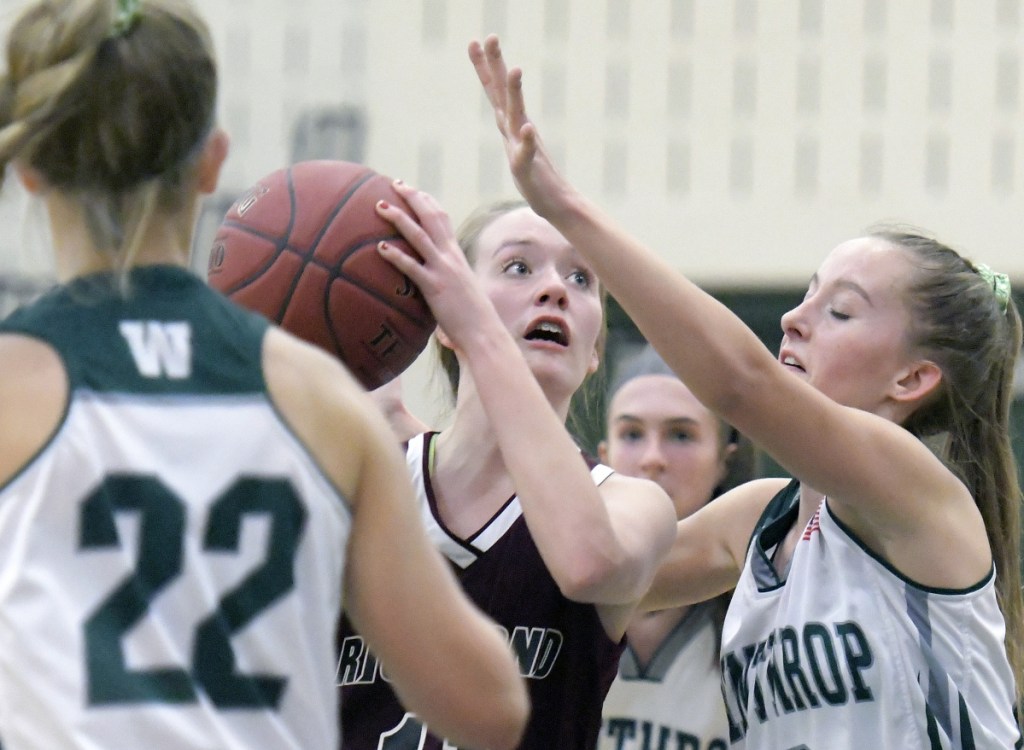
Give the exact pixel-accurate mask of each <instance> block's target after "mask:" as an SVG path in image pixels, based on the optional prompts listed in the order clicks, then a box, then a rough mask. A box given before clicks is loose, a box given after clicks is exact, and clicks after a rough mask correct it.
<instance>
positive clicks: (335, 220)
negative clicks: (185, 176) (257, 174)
mask: <svg viewBox="0 0 1024 750" xmlns="http://www.w3.org/2000/svg"><path fill="white" fill-rule="evenodd" d="M382 199H383V200H385V201H387V202H389V203H392V204H394V205H398V206H402V207H405V206H406V204H405V201H404V200H403V199H402V198H401V197H400V196H399V195H398V194H397V193H396V192H395V190H394V188H393V187H392V185H391V180H390V179H389V178H387V177H384V176H383V175H380V174H378V173H377V172H375V171H374V170H372V169H370V168H369V167H367V166H365V165H362V164H354V163H352V162H345V161H326V160H325V161H307V162H300V163H298V164H294V165H292V166H291V167H287V168H285V169H280V170H278V171H276V172H273V173H271V174H269V175H267V176H266V177H264V178H263V179H262V180H260V181H259V182H258V183H257V184H256V185H255V186H254V187H253V188H252V189H251V190H249V191H248V192H247V193H246V194H245V195H243V196H242V197H241V198H240V199H239V200H238V201H236V202H235V204H234V205H233V206H232V207H231V209H230V210H229V211H228V213H227V215H226V216H225V217H224V221H223V222H222V223H221V225H220V227H219V229H218V230H217V235H216V237H215V239H214V242H213V247H212V249H211V250H210V263H209V267H208V269H207V279H208V281H209V283H210V285H211V286H213V287H214V288H216V289H219V290H220V291H222V292H224V293H225V294H226V295H227V296H228V297H230V298H231V299H233V300H234V301H235V302H238V303H239V304H241V305H243V306H244V307H247V308H249V309H251V310H255V311H256V312H259V313H262V314H263V315H265V316H266V317H267V318H269V319H270V320H271V321H273V322H275V323H277V324H279V325H280V326H281V327H282V328H284V329H285V330H287V331H290V332H291V333H293V334H295V335H296V336H298V337H300V338H302V339H305V340H306V341H308V342H310V343H312V344H316V345H317V346H319V347H321V348H323V349H325V350H327V351H328V352H330V353H331V354H334V355H335V356H337V357H338V358H339V359H341V361H342V362H344V363H345V364H346V365H347V366H348V367H349V369H350V370H351V371H352V373H353V374H354V375H355V376H356V377H357V378H358V379H359V380H360V381H361V382H362V384H363V385H364V386H365V387H366V388H368V389H373V388H376V387H378V386H380V385H383V384H384V383H386V382H388V381H389V380H391V379H392V378H394V377H395V376H396V375H398V374H399V373H401V372H402V371H403V370H405V369H406V368H407V367H408V366H409V365H410V364H411V363H412V362H413V360H414V359H416V357H417V356H418V355H419V354H420V352H421V351H423V348H424V347H425V346H426V344H427V340H428V339H429V338H430V334H431V333H432V332H433V330H434V327H435V321H434V316H433V315H432V314H431V312H430V308H429V307H428V306H427V304H426V302H425V301H424V300H423V297H422V295H421V294H420V293H419V290H418V289H416V287H415V286H414V285H413V284H412V282H411V281H410V280H409V279H408V278H406V277H405V276H404V275H403V274H401V273H400V272H399V271H397V270H396V269H395V267H394V266H392V265H391V264H390V263H388V262H387V261H386V260H384V259H383V258H382V257H380V255H379V254H378V252H377V243H378V242H380V241H381V240H387V241H388V243H389V244H391V245H395V246H397V247H400V248H402V249H404V250H405V251H406V252H407V253H409V254H410V255H416V253H415V251H414V250H412V249H411V248H410V247H409V246H408V245H407V244H406V242H405V240H404V239H402V237H401V235H399V234H398V233H397V231H396V230H395V228H394V227H393V226H392V225H391V224H390V223H388V222H386V221H384V220H383V219H381V218H380V217H379V216H378V215H377V212H376V211H375V210H374V206H375V205H376V203H377V201H379V200H382Z"/></svg>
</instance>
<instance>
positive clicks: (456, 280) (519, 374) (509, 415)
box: [378, 185, 675, 605]
mask: <svg viewBox="0 0 1024 750" xmlns="http://www.w3.org/2000/svg"><path fill="white" fill-rule="evenodd" d="M396 188H397V189H398V190H399V191H400V192H401V194H402V196H403V197H404V198H405V199H406V201H407V202H408V204H409V205H410V207H412V209H413V210H414V211H415V212H416V214H417V217H418V219H419V223H418V224H417V223H416V222H414V221H413V220H412V219H411V218H410V217H409V216H408V215H407V214H405V213H404V212H402V211H401V210H400V209H398V208H396V207H393V206H392V207H387V208H384V207H381V208H379V209H378V210H379V211H380V213H381V215H382V216H384V217H385V218H387V219H389V220H390V221H392V222H394V224H395V226H396V227H397V228H398V229H399V230H400V231H401V232H402V233H403V234H404V235H405V236H406V238H407V239H408V240H409V241H410V242H411V243H412V245H413V246H414V247H415V248H416V249H417V251H418V252H419V254H420V256H421V257H422V258H423V263H422V264H421V263H419V262H418V261H416V260H414V259H412V258H409V257H408V256H406V255H405V254H403V253H399V252H396V251H394V250H393V249H388V248H385V249H384V250H383V251H382V252H383V253H384V255H385V257H386V258H387V259H388V260H390V261H391V262H392V263H394V264H395V265H396V267H398V269H399V270H400V271H402V273H404V274H406V275H408V276H409V278H410V279H412V280H413V282H415V283H416V285H417V286H418V287H419V289H420V290H421V291H422V292H423V295H424V297H425V298H426V299H427V301H428V302H429V303H430V305H431V309H432V310H433V311H434V314H435V316H436V317H437V319H438V322H439V325H440V327H441V328H442V329H443V331H444V332H445V334H446V335H447V336H448V337H449V338H450V339H451V340H452V342H453V343H454V345H455V346H456V347H457V349H458V350H459V351H460V352H461V353H462V355H463V356H464V358H465V360H466V361H467V362H468V366H469V369H470V371H471V373H472V377H473V383H474V385H475V387H476V389H477V391H478V392H479V395H480V399H481V402H482V403H483V406H484V409H485V411H486V412H487V416H488V422H489V424H490V426H491V428H492V429H493V430H494V431H495V434H496V436H497V439H498V443H499V446H500V449H501V454H502V457H503V459H504V461H505V464H506V466H507V468H508V470H509V473H510V474H511V476H512V478H513V481H514V483H515V488H516V493H517V495H518V497H519V500H520V502H521V504H522V507H523V512H524V514H525V516H526V520H527V523H528V524H529V527H530V533H531V534H532V536H533V538H534V540H535V542H536V544H537V547H538V549H539V551H540V553H541V555H542V557H543V558H544V562H545V564H546V565H547V566H548V569H549V570H550V571H551V574H552V576H553V577H554V579H555V581H556V582H557V583H558V584H559V586H560V588H561V590H562V592H563V593H564V594H565V595H566V596H567V597H569V598H572V599H575V600H578V601H587V602H594V603H598V604H610V605H623V604H635V602H636V601H637V600H639V598H640V597H641V596H642V594H643V592H644V591H645V590H646V588H647V585H648V584H649V582H650V580H651V576H652V575H653V572H654V570H655V569H656V566H657V562H658V561H659V560H660V558H661V556H662V555H663V554H664V553H665V552H666V551H667V549H668V546H669V545H670V544H671V538H672V527H673V524H674V521H675V516H674V512H673V510H672V505H671V502H670V501H669V499H668V497H667V496H666V495H665V493H664V492H663V491H662V490H661V489H660V488H659V487H657V486H656V485H653V484H651V483H645V482H640V481H638V480H626V479H625V478H620V479H618V480H616V481H613V482H611V484H609V485H608V487H607V488H598V487H596V486H595V485H594V482H593V480H592V479H591V476H590V471H589V469H588V467H587V466H586V463H585V462H584V461H583V459H582V457H581V455H580V451H579V448H578V447H577V446H576V444H575V443H574V442H573V441H572V438H571V437H570V436H569V434H568V432H567V431H566V429H565V425H564V423H563V421H562V418H561V417H560V416H559V415H558V414H557V413H556V412H555V410H554V408H553V407H552V406H551V404H550V403H549V401H548V399H547V396H546V395H545V394H544V391H543V390H542V389H541V387H540V385H539V384H538V383H537V380H536V379H535V378H534V376H533V373H532V372H531V371H530V369H529V367H528V365H527V363H526V361H525V359H524V358H523V356H522V353H521V352H520V350H519V348H518V346H517V345H516V343H515V341H514V340H513V339H512V337H511V335H510V334H509V332H508V331H507V330H506V328H505V325H504V323H503V322H502V321H501V319H500V318H499V317H498V315H497V313H496V312H495V310H494V307H493V306H492V305H491V302H490V300H489V299H488V298H487V297H486V295H485V294H484V292H483V290H482V289H481V288H480V285H479V283H478V281H477V279H476V276H475V275H474V273H473V271H472V269H471V268H470V267H469V264H468V262H467V261H466V259H465V257H464V255H463V253H462V251H461V250H460V249H459V247H458V245H457V244H456V242H455V238H454V235H453V232H452V230H451V226H450V224H449V221H448V217H447V215H446V214H445V213H444V212H443V210H441V208H440V206H438V205H437V204H436V202H435V201H434V200H433V199H432V198H431V197H430V196H428V195H426V194H424V193H420V192H417V191H415V190H412V189H411V188H409V187H408V186H404V185H398V186H396ZM537 446H543V450H538V449H537ZM626 503H628V504H629V505H630V512H628V513H626V512H622V511H621V510H620V509H619V508H620V507H621V506H622V505H624V504H626Z"/></svg>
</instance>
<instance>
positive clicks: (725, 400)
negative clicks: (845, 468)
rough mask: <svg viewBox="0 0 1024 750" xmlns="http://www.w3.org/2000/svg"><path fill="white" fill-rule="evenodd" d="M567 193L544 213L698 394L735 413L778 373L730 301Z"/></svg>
mask: <svg viewBox="0 0 1024 750" xmlns="http://www.w3.org/2000/svg"><path fill="white" fill-rule="evenodd" d="M562 196H563V197H562V198H561V200H560V202H559V204H558V206H557V207H556V206H548V207H547V209H546V211H547V213H546V216H545V218H547V219H548V220H549V221H550V222H551V223H552V224H553V225H554V226H555V227H556V228H558V230H559V231H560V232H561V233H562V234H563V235H565V237H566V238H567V239H568V240H569V241H570V242H571V243H572V244H573V246H574V247H576V248H577V250H579V252H581V253H582V254H583V255H584V256H585V257H586V259H587V260H588V261H589V262H590V263H591V264H592V265H593V266H594V269H595V271H596V272H597V275H598V277H599V278H600V279H601V282H602V283H603V284H604V285H605V286H606V287H607V289H608V291H609V293H611V295H612V296H614V297H615V299H616V300H617V301H618V302H619V303H620V304H621V305H622V307H623V309H624V310H625V311H626V313H627V314H628V315H629V316H630V319H631V320H632V321H633V322H634V323H635V324H636V325H637V327H638V328H639V329H640V331H641V333H642V334H643V335H644V336H645V338H646V339H647V340H648V341H650V342H651V344H652V345H653V346H654V348H655V349H657V350H658V352H659V353H660V354H661V356H662V357H663V358H664V359H665V361H666V362H667V363H668V364H669V366H671V367H672V368H673V370H675V371H676V372H677V373H678V374H679V375H680V377H681V378H682V379H683V380H684V381H685V382H686V383H687V385H688V386H689V387H690V388H691V390H693V392H694V393H695V395H697V397H698V398H699V399H700V400H701V401H702V402H703V403H705V404H707V405H708V406H709V407H710V408H712V409H713V410H714V411H716V412H717V413H719V414H721V415H722V416H723V417H725V418H726V419H730V421H731V419H732V418H735V416H736V413H737V412H742V411H743V404H744V403H745V402H747V401H750V400H752V398H751V397H752V394H754V393H756V392H757V389H758V388H760V387H763V386H764V381H765V378H769V379H770V378H774V377H777V375H778V370H777V367H776V363H775V358H774V356H773V355H772V354H771V353H770V352H768V350H767V349H766V348H765V347H764V345H763V344H762V343H761V341H760V340H759V339H758V338H757V337H756V335H754V333H753V332H752V331H751V330H750V329H749V328H748V327H747V326H746V325H745V324H744V323H743V321H741V320H740V319H739V318H738V317H736V315H735V314H733V313H732V312H731V311H730V310H729V309H728V308H726V307H725V306H724V305H722V304H721V303H720V302H718V301H717V300H716V299H714V298H713V297H711V296H710V295H709V294H707V293H706V292H704V291H703V290H702V289H700V288H699V287H698V286H697V285H695V284H694V283H692V282H691V281H689V280H688V279H687V278H686V277H685V276H683V275H682V274H681V273H680V272H679V270H678V269H676V268H673V267H672V266H670V265H669V264H668V263H667V262H665V260H664V259H663V258H661V257H660V256H659V255H657V254H656V253H654V252H653V251H652V250H650V249H649V248H647V247H645V246H644V245H642V244H641V243H640V242H639V241H638V240H637V239H636V238H634V237H632V236H630V235H629V234H627V233H626V232H625V231H624V230H622V229H621V228H620V227H619V226H618V225H616V224H615V222H614V221H612V219H611V218H610V217H609V216H608V215H607V214H605V213H604V212H603V211H602V210H601V209H600V208H598V207H597V206H596V205H594V204H593V203H592V202H590V201H589V200H588V199H586V198H585V197H583V196H581V195H580V194H578V193H570V192H565V193H563V194H562ZM651 300H657V301H658V304H656V305H652V304H651ZM695 353H699V356H695Z"/></svg>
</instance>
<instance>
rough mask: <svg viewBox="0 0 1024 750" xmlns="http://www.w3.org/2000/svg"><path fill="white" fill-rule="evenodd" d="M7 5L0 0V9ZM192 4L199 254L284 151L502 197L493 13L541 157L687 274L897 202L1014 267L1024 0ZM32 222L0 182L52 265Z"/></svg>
mask: <svg viewBox="0 0 1024 750" xmlns="http://www.w3.org/2000/svg"><path fill="white" fill-rule="evenodd" d="M21 5H22V2H21V0H0V25H4V24H5V22H7V21H8V20H9V19H10V17H11V14H12V13H13V12H14V11H15V10H16V9H17V8H18V7H21ZM200 5H201V7H202V9H203V11H204V12H205V14H206V15H207V17H208V19H209V20H210V22H211V25H212V27H213V30H214V34H215V37H216V42H217V47H218V54H219V56H220V59H221V63H222V71H223V86H222V91H223V94H222V98H221V102H220V111H221V117H222V121H223V124H224V125H225V126H226V127H227V129H228V130H229V131H230V132H231V133H232V135H233V139H234V143H233V150H232V154H231V157H230V158H229V161H228V163H227V167H226V170H225V175H224V179H223V181H222V188H223V190H222V195H221V196H220V197H219V198H220V199H219V201H214V202H212V203H211V208H210V213H209V215H208V216H207V217H206V219H205V220H204V222H203V225H202V237H203V238H204V239H203V240H201V241H200V243H199V247H198V252H197V259H196V265H197V268H202V265H203V263H204V262H205V256H204V254H203V251H204V249H205V247H204V242H205V238H206V237H207V236H208V232H209V231H210V230H211V229H212V227H214V226H215V225H216V222H217V221H218V220H219V217H220V215H222V213H223V210H224V208H225V207H226V205H227V204H229V203H230V201H231V199H232V198H233V197H235V196H237V195H238V194H239V193H240V192H242V191H244V190H245V188H246V187H247V186H248V185H250V184H251V183H252V182H254V181H255V180H256V179H258V178H259V177H261V176H262V175H263V174H265V173H267V172H269V171H272V170H273V169H276V168H278V167H280V166H283V165H284V164H286V163H288V162H289V161H290V160H292V159H293V158H297V157H302V156H303V155H306V156H309V155H321V156H326V155H335V156H338V157H341V158H351V156H350V154H353V153H356V154H358V155H359V156H360V157H361V158H362V159H363V160H364V161H365V162H366V163H368V164H370V165H371V166H373V167H375V168H376V169H378V170H379V171H382V172H385V173H387V174H390V175H392V176H401V177H402V178H404V179H406V180H407V181H410V182H413V183H415V184H417V185H419V186H421V187H423V188H425V189H428V190H430V191H432V192H434V193H435V194H436V195H437V196H438V197H439V198H440V199H441V200H442V202H443V203H444V204H445V205H446V206H447V207H448V209H449V211H450V213H451V215H452V217H453V219H454V220H456V221H458V220H459V219H461V218H462V217H464V216H465V214H466V213H467V212H468V211H469V210H470V209H471V208H472V207H473V206H474V205H476V204H477V203H478V202H480V201H483V200H487V199H491V198H495V197H501V196H507V195H511V194H512V185H511V182H510V181H509V179H508V177H507V175H506V172H505V168H504V164H503V156H502V152H501V150H500V144H499V142H498V138H497V135H496V133H495V131H494V129H493V124H492V121H491V118H490V115H489V113H488V112H487V110H486V108H485V107H484V102H483V100H482V96H481V95H480V93H479V92H478V86H477V83H476V80H475V76H474V73H473V71H472V68H471V66H470V65H469V63H468V60H467V58H466V54H465V48H466V44H467V42H468V40H469V39H471V38H473V37H479V36H481V35H482V34H485V33H487V32H490V31H496V32H498V33H500V34H501V35H502V37H503V39H504V46H505V48H506V52H507V55H508V57H509V58H510V59H511V60H513V61H515V62H517V63H521V64H522V65H523V67H524V68H525V70H526V78H525V81H526V84H525V85H526V92H527V98H528V105H529V108H530V111H531V112H532V113H533V115H534V117H535V119H536V120H537V121H538V123H539V125H540V127H541V132H542V133H543V134H544V136H545V139H546V141H547V142H548V143H549V145H550V147H551V148H552V150H553V152H554V153H555V154H556V156H557V158H558V160H559V162H560V164H562V165H563V167H564V168H565V169H566V170H567V172H568V173H569V174H570V176H571V177H572V178H573V179H575V180H576V181H577V182H578V183H579V185H580V186H581V187H583V188H584V189H585V190H586V191H587V192H589V193H590V194H591V195H593V196H594V197H595V198H596V199H598V200H599V201H600V202H601V203H602V204H603V205H604V206H606V207H607V208H608V209H609V210H610V211H611V212H612V214H613V215H614V216H616V217H617V218H618V219H619V220H620V221H621V222H622V223H623V224H624V225H626V226H627V227H629V228H631V229H632V230H633V231H634V232H636V233H637V234H638V235H639V236H640V237H641V238H642V239H644V240H645V241H647V242H649V243H650V244H651V245H652V246H654V247H656V248H657V249H658V250H659V251H660V252H662V253H664V254H665V255H666V256H667V257H669V258H671V259H672V261H673V263H674V264H675V265H677V266H678V267H679V268H681V269H683V270H685V271H686V272H687V273H689V274H690V275H691V277H692V278H694V279H695V280H696V281H698V282H700V283H703V284H706V285H711V286H717V287H721V286H789V285H802V284H804V283H805V281H806V279H807V278H808V277H809V275H810V274H811V273H812V272H813V270H814V269H815V267H816V264H817V263H818V261H819V260H820V259H821V257H822V256H823V255H824V253H825V252H826V251H827V250H828V249H829V248H830V247H832V246H833V245H835V244H836V243H837V242H839V241H841V240H842V239H845V238H848V237H850V236H853V235H856V234H857V233H859V232H861V231H863V230H864V228H866V227H867V226H869V225H870V224H872V223H874V222H876V221H879V220H895V221H901V222H906V223H912V224H915V225H919V226H924V227H927V228H929V229H931V230H933V231H934V232H936V233H937V234H938V235H939V236H940V237H942V238H944V239H945V240H946V241H948V242H950V243H952V244H954V245H957V246H959V247H961V248H962V249H965V250H966V251H967V252H968V253H969V254H971V255H973V256H975V257H977V258H978V259H980V260H984V261H985V262H987V263H989V264H990V265H992V266H994V267H996V268H998V269H1000V270H1004V271H1006V272H1007V273H1010V274H1011V276H1012V277H1013V278H1014V279H1015V281H1016V282H1017V284H1018V285H1019V284H1024V251H1022V246H1024V232H1022V229H1024V225H1022V221H1024V219H1022V217H1024V200H1022V198H1024V124H1022V123H1024V111H1022V110H1024V101H1022V81H1021V78H1022V71H1021V56H1022V54H1024V44H1022V43H1024V2H1022V0H287V1H284V0H201V2H200ZM344 108H347V109H344ZM338 112H342V113H343V114H344V113H345V112H347V113H348V114H349V115H351V114H352V113H355V114H356V115H357V116H358V117H359V118H362V119H361V121H362V123H363V124H364V125H365V131H364V132H363V137H364V140H363V141H362V145H361V146H360V145H359V139H358V138H356V139H355V141H353V140H352V139H351V138H349V137H347V136H346V135H345V132H346V131H345V129H344V127H342V129H341V130H331V129H330V127H328V128H327V129H326V130H325V129H320V130H318V129H317V127H316V126H315V123H316V121H317V118H318V116H320V115H322V114H324V113H327V114H331V113H334V114H338ZM304 114H305V115H306V117H307V121H309V122H312V123H314V127H313V128H312V129H308V128H307V130H306V131H305V135H304V136H303V137H302V141H303V143H304V147H303V148H304V150H298V151H297V150H295V145H294V144H295V141H296V138H297V136H296V127H297V123H298V120H299V118H300V117H301V116H303V115H304ZM321 151H327V153H319V152H321ZM38 223H39V216H38V211H36V212H34V213H33V212H32V211H30V210H29V211H27V212H26V205H25V201H24V199H23V197H22V196H20V195H19V194H18V193H17V191H16V190H13V189H11V188H10V187H8V189H7V190H6V191H5V193H4V194H3V196H2V197H0V227H3V231H0V272H12V271H16V272H26V273H33V274H46V273H47V272H48V270H49V264H50V263H51V260H50V258H49V255H48V252H47V251H46V247H45V246H46V240H45V233H44V232H42V230H41V229H40V228H39V227H38V226H37V224H38ZM428 370H429V367H428V365H427V364H426V363H424V362H418V363H417V364H416V365H415V366H414V368H413V370H412V371H410V373H409V375H408V377H407V378H406V381H407V383H406V390H407V393H408V395H409V399H410V402H411V403H412V404H413V406H414V408H415V409H417V410H418V411H419V412H420V413H422V414H424V415H425V416H427V417H428V418H431V419H433V418H434V415H435V414H436V413H437V410H438V408H439V406H438V404H437V401H436V398H435V397H434V396H433V395H432V392H431V391H430V389H429V387H428V386H427V385H426V379H427V371H428Z"/></svg>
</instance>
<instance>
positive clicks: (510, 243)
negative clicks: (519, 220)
mask: <svg viewBox="0 0 1024 750" xmlns="http://www.w3.org/2000/svg"><path fill="white" fill-rule="evenodd" d="M536 244H537V243H535V242H534V241H533V240H530V239H527V238H526V237H513V238H512V239H509V240H504V241H503V242H501V243H500V244H499V245H498V246H497V247H496V248H494V252H493V253H491V255H492V257H493V256H495V255H497V254H498V253H500V252H501V251H502V250H506V249H508V248H510V247H522V246H524V245H525V246H527V247H533V246H535V245H536Z"/></svg>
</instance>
